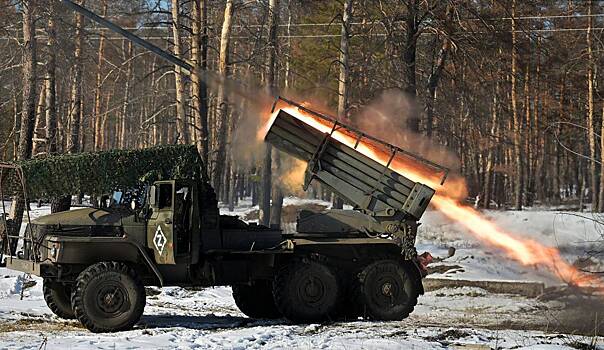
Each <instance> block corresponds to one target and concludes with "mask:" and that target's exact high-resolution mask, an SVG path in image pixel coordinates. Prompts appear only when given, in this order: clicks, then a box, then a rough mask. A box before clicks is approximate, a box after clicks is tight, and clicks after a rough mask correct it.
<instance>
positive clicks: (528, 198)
mask: <svg viewBox="0 0 604 350" xmlns="http://www.w3.org/2000/svg"><path fill="white" fill-rule="evenodd" d="M530 77H531V76H530V65H529V63H527V64H526V71H525V72H524V116H525V118H524V122H525V125H524V130H523V136H524V140H523V141H524V164H523V165H524V170H523V172H522V174H523V180H522V184H523V185H524V189H523V191H524V203H525V204H526V205H527V206H530V205H532V204H533V195H534V187H533V183H534V178H533V172H532V169H531V165H532V160H533V154H532V152H531V146H530V145H531V139H532V138H531V135H530V133H531V130H532V129H531V95H530Z"/></svg>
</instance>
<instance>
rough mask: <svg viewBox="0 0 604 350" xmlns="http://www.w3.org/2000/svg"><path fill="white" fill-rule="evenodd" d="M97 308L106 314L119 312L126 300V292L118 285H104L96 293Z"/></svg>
mask: <svg viewBox="0 0 604 350" xmlns="http://www.w3.org/2000/svg"><path fill="white" fill-rule="evenodd" d="M97 296H98V297H97V304H98V306H99V308H100V309H101V310H102V311H103V312H105V313H107V314H115V313H118V312H120V311H121V310H122V309H123V307H124V304H125V302H126V293H125V291H124V290H123V289H122V288H121V287H119V286H106V287H104V288H102V289H101V290H100V291H99V293H98V294H97Z"/></svg>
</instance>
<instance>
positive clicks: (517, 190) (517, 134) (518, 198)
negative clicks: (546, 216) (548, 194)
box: [511, 0, 523, 210]
mask: <svg viewBox="0 0 604 350" xmlns="http://www.w3.org/2000/svg"><path fill="white" fill-rule="evenodd" d="M515 17H516V0H512V76H511V80H512V96H511V98H512V115H513V118H512V120H513V122H514V157H515V163H516V164H515V165H516V174H515V175H516V182H515V183H514V208H515V209H516V210H522V190H523V184H522V179H523V174H522V170H523V159H522V121H521V120H520V116H519V115H518V105H517V94H518V93H517V91H516V89H517V87H516V85H517V83H516V75H517V74H518V67H517V66H518V62H517V61H518V59H517V51H518V47H517V39H516V18H515Z"/></svg>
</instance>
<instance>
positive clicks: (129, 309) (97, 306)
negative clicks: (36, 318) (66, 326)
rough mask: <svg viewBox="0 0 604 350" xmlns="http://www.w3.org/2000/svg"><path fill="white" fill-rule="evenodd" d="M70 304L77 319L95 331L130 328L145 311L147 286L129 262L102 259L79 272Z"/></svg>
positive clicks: (116, 330) (115, 330) (113, 330)
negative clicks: (102, 260)
mask: <svg viewBox="0 0 604 350" xmlns="http://www.w3.org/2000/svg"><path fill="white" fill-rule="evenodd" d="M71 305H73V311H74V313H75V315H76V317H77V318H78V320H80V322H82V324H83V325H84V326H85V327H86V328H88V329H89V330H90V331H92V332H95V333H101V332H118V331H124V330H129V329H131V328H132V327H133V326H134V325H135V324H136V323H137V322H138V320H139V319H140V317H141V315H142V314H143V310H144V308H145V287H144V286H143V283H142V282H141V281H140V279H139V278H138V276H137V275H136V273H135V272H134V271H133V270H132V269H130V268H129V267H128V266H127V265H125V264H123V263H118V262H101V263H97V264H94V265H92V266H89V267H88V268H87V269H86V270H84V271H82V272H81V273H80V275H79V276H78V278H77V280H76V284H75V289H74V291H73V293H72V295H71Z"/></svg>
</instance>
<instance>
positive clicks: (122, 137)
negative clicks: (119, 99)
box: [119, 41, 134, 149]
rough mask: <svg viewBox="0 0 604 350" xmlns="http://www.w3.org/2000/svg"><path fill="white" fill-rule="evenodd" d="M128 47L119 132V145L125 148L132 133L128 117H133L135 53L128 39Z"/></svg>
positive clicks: (125, 55) (125, 58)
mask: <svg viewBox="0 0 604 350" xmlns="http://www.w3.org/2000/svg"><path fill="white" fill-rule="evenodd" d="M127 45H128V48H127V49H126V50H125V53H124V60H126V61H127V62H128V63H127V64H126V81H125V84H124V102H123V105H122V117H121V119H120V122H121V126H120V134H119V147H120V148H122V149H124V148H128V147H129V144H128V139H129V138H130V135H128V125H129V123H128V119H130V117H131V115H130V114H131V109H130V103H131V101H130V90H131V87H130V85H131V80H132V69H133V66H134V65H133V64H132V57H133V53H134V48H133V46H132V42H131V41H128V43H127Z"/></svg>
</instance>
